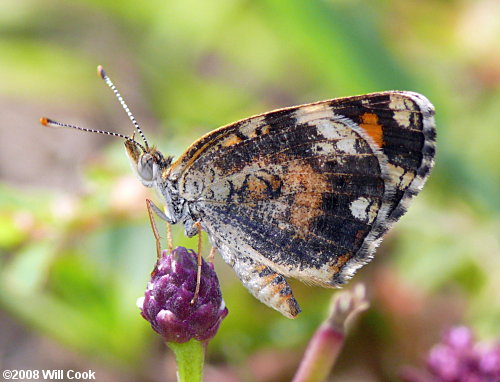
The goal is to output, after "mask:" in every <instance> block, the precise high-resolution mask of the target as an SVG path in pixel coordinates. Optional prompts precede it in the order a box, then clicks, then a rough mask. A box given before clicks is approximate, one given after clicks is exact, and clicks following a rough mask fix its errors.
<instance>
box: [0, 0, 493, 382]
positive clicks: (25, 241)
mask: <svg viewBox="0 0 500 382" xmlns="http://www.w3.org/2000/svg"><path fill="white" fill-rule="evenodd" d="M498 14H500V3H498V2H497V1H495V0H469V1H466V0H462V1H458V0H449V1H443V0H414V1H397V0H378V1H368V0H354V1H347V0H343V1H342V0H338V1H334V0H331V1H313V0H286V1H285V0H282V1H279V0H268V1H248V0H247V1H245V0H219V1H194V0H182V1H181V0H175V1H174V0H172V1H168V0H163V1H160V0H147V1H131V0H122V1H120V2H117V1H110V0H73V1H63V0H2V1H1V2H0V79H1V82H0V122H1V125H0V142H1V146H0V176H1V184H0V366H1V367H0V368H1V369H2V370H3V369H56V368H73V369H78V370H87V369H89V368H90V369H92V370H95V371H96V373H97V377H98V378H97V380H99V381H118V380H119V381H173V380H175V366H174V363H173V360H172V358H171V356H170V353H169V352H168V351H167V350H166V349H165V348H164V346H163V344H162V343H161V341H160V340H159V338H157V336H156V334H155V333H153V331H152V330H151V329H150V327H149V324H148V323H147V322H146V321H145V320H143V319H142V318H141V317H140V315H139V310H138V308H137V307H136V306H135V301H136V299H137V297H139V296H140V295H141V294H142V293H143V291H144V289H145V286H146V283H147V280H148V275H149V272H150V271H151V269H152V267H153V264H154V261H155V249H154V248H155V247H154V240H153V236H152V233H151V230H150V227H149V222H148V220H147V214H146V211H145V202H144V200H145V198H146V197H150V198H151V197H154V195H153V193H152V192H151V191H150V190H147V189H144V188H143V187H142V185H140V184H139V182H138V181H136V179H135V178H134V176H133V174H132V173H131V171H130V169H129V165H128V160H127V159H126V156H125V153H124V150H123V143H122V142H121V140H119V139H113V138H109V137H106V136H101V135H96V134H95V135H94V134H84V133H79V132H76V131H69V130H64V129H60V130H58V129H45V128H42V127H41V126H40V125H39V124H38V118H39V117H41V116H45V115H46V116H48V117H53V118H55V119H58V120H60V121H63V122H68V123H75V124H79V125H81V126H85V127H90V128H98V129H106V130H109V131H117V132H121V133H124V134H130V133H131V131H132V126H131V124H130V123H129V121H128V119H127V116H126V115H125V113H124V112H123V111H122V110H121V109H120V107H119V105H118V103H117V101H116V99H115V98H114V96H113V95H112V93H111V91H110V90H109V89H107V88H106V86H105V85H104V84H103V83H102V81H101V80H100V79H99V78H98V77H97V75H96V73H95V68H96V66H97V65H98V64H102V65H103V66H104V67H105V68H106V69H107V71H108V74H109V75H110V76H111V78H112V79H113V80H114V81H115V83H116V84H117V86H118V88H119V89H120V90H121V92H122V94H123V95H124V97H125V99H126V100H127V102H128V104H129V106H130V107H131V108H132V110H133V112H134V113H135V115H136V118H137V120H138V121H139V122H140V123H141V124H142V126H143V129H144V130H145V132H146V134H147V136H148V137H149V140H150V141H152V142H155V143H156V144H157V145H158V146H159V147H160V148H161V150H162V151H163V152H164V153H167V154H173V155H176V156H178V155H180V154H181V153H182V152H183V151H184V149H185V148H186V147H187V146H188V145H189V144H190V143H191V142H192V141H194V140H195V139H196V138H197V137H199V136H200V135H202V134H204V133H206V132H208V131H210V130H212V129H214V128H216V127H218V126H221V125H224V124H226V123H229V122H232V121H234V120H237V119H241V118H244V117H247V116H250V115H253V114H257V113H261V112H265V111H267V110H271V109H273V108H277V107H283V106H291V105H295V104H300V103H306V102H313V101H317V100H322V99H328V98H334V97H341V96H349V95H354V94H360V93H366V92H372V91H380V90H391V89H398V90H414V91H418V92H421V93H423V94H425V95H426V96H427V97H428V98H429V99H430V100H431V101H432V102H433V103H434V105H435V107H436V111H437V129H438V153H437V160H436V167H435V169H434V171H433V173H432V175H431V177H430V180H429V182H428V183H427V186H426V187H425V189H424V191H423V192H422V193H421V195H419V197H418V198H416V199H415V201H414V202H413V204H412V206H411V208H410V210H409V212H408V214H407V215H405V216H404V218H403V219H402V220H401V221H400V222H399V223H398V224H397V225H396V228H395V229H394V230H393V231H392V232H391V233H390V234H389V235H388V237H387V238H386V240H385V241H384V244H383V245H382V247H381V248H380V249H379V250H378V252H377V253H378V256H377V257H376V258H375V260H374V261H373V262H372V263H371V264H370V265H369V266H367V267H365V268H363V269H362V271H360V272H359V273H358V274H357V275H356V277H355V278H354V280H353V281H352V282H351V284H350V285H348V286H347V287H348V288H349V287H352V285H353V284H354V283H357V282H364V283H366V285H367V288H368V291H369V295H370V299H371V302H372V307H371V309H370V310H369V311H368V312H366V313H365V314H364V315H363V317H362V319H361V320H359V321H358V322H357V323H356V324H355V325H353V327H352V330H351V332H350V337H349V339H348V342H347V346H346V348H345V349H344V351H343V353H342V355H341V358H340V360H339V362H338V364H337V365H336V367H335V370H334V372H333V374H332V380H333V378H335V381H353V380H354V381H396V380H398V375H399V373H400V372H401V369H402V368H404V367H405V366H407V365H414V366H420V365H422V363H423V360H424V357H425V352H426V351H427V350H428V349H429V347H430V346H431V345H432V344H433V343H435V342H436V341H437V340H438V339H439V336H440V333H441V332H442V330H443V329H444V328H447V327H448V326H450V325H454V324H466V325H470V326H472V327H473V329H474V330H475V332H476V333H477V336H478V337H479V338H481V339H484V340H491V339H494V338H498V337H499V336H500V325H499V324H498V323H499V322H500V292H499V291H500V256H499V255H500V243H499V238H500V219H499V210H500V198H499V194H500V155H499V154H498V150H499V147H500V117H499V111H500V22H499V21H498ZM174 233H175V237H174V241H175V244H176V245H184V246H187V247H195V246H196V239H191V240H188V239H185V238H184V237H183V233H182V230H181V229H180V227H175V229H174ZM208 250H209V247H208V244H207V242H206V245H205V252H206V253H208ZM216 268H217V270H218V273H219V278H220V280H221V284H222V289H223V293H224V297H225V301H226V304H227V306H228V307H229V312H230V313H229V316H228V317H227V319H226V320H225V321H224V322H223V324H222V326H221V329H220V332H219V334H218V335H217V337H216V338H215V339H214V340H213V341H212V342H211V343H210V346H209V350H208V363H209V364H208V366H207V370H206V380H207V381H288V380H290V377H291V375H293V372H294V370H295V369H296V365H297V362H298V361H299V360H300V358H301V355H302V351H303V349H304V346H305V344H306V343H307V340H308V339H309V337H310V336H311V334H312V332H313V331H314V329H315V327H316V326H317V325H318V324H319V323H320V322H321V320H322V319H323V317H324V315H325V313H326V311H327V309H328V304H329V300H330V297H331V295H332V293H333V291H332V290H325V289H321V288H313V287H307V286H304V285H302V284H300V283H293V284H292V285H293V287H294V291H295V294H296V297H297V299H298V301H299V302H300V304H301V305H302V308H303V313H302V314H301V315H300V316H299V318H298V319H296V320H293V321H291V320H287V319H286V318H283V317H282V316H281V315H280V314H278V313H276V312H274V311H272V310H270V309H268V308H267V307H265V306H264V305H262V304H260V303H259V302H258V301H257V300H255V299H254V298H253V297H252V296H251V295H250V294H249V293H247V292H246V290H245V289H244V288H243V287H242V286H241V285H240V283H239V281H238V280H237V279H236V277H235V276H234V274H233V272H232V270H231V269H230V268H229V267H228V266H227V265H225V264H223V262H222V261H221V260H220V258H218V259H217V260H216Z"/></svg>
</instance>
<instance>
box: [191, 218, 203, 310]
mask: <svg viewBox="0 0 500 382" xmlns="http://www.w3.org/2000/svg"><path fill="white" fill-rule="evenodd" d="M194 225H195V226H196V229H197V230H198V271H197V272H196V289H195V291H194V296H193V298H192V299H191V305H192V304H194V302H195V301H196V298H197V297H198V294H199V293H200V281H201V223H200V222H196V223H194Z"/></svg>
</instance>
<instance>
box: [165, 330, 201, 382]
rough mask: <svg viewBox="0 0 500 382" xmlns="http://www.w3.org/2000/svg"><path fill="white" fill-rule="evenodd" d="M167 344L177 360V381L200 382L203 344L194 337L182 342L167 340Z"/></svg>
mask: <svg viewBox="0 0 500 382" xmlns="http://www.w3.org/2000/svg"><path fill="white" fill-rule="evenodd" d="M167 345H168V347H169V348H170V349H172V351H173V352H174V354H175V360H176V361H177V381H178V382H198V381H199V382H201V380H202V376H203V362H204V358H205V345H204V344H203V343H202V342H200V341H197V340H195V339H194V338H193V339H191V340H189V341H188V342H184V343H182V344H180V343H177V342H167Z"/></svg>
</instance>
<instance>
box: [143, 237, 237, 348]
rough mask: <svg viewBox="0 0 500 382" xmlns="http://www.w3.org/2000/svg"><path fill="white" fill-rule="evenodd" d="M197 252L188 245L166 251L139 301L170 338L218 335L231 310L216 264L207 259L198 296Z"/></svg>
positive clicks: (157, 327)
mask: <svg viewBox="0 0 500 382" xmlns="http://www.w3.org/2000/svg"><path fill="white" fill-rule="evenodd" d="M196 273H197V255H196V253H195V252H194V251H193V250H188V249H186V248H184V247H177V248H175V249H174V250H173V251H172V253H170V254H168V253H167V251H163V254H162V257H161V259H159V260H158V262H157V264H156V267H155V269H154V271H153V273H152V277H151V281H150V282H149V283H148V288H147V290H146V293H145V295H144V297H143V298H140V299H139V300H138V301H137V305H138V306H139V308H140V309H141V314H142V316H143V317H144V318H145V319H146V320H147V321H149V322H150V323H151V326H152V328H153V329H154V330H155V331H156V332H157V333H158V334H160V335H161V336H162V337H163V339H164V340H165V341H167V342H177V343H182V342H187V341H189V340H190V339H192V338H195V339H196V340H198V341H208V340H210V339H211V338H213V337H214V336H215V333H216V332H217V330H218V328H219V325H220V323H221V322H222V320H223V319H224V317H226V316H227V314H228V310H227V308H226V307H225V304H224V300H223V299H222V294H221V291H220V287H219V280H218V279H217V275H216V273H215V270H214V267H213V264H211V263H210V264H209V263H207V262H205V260H203V262H202V268H201V281H200V290H199V294H198V297H197V298H196V299H195V301H194V303H193V304H191V300H192V299H193V297H194V293H195V288H196Z"/></svg>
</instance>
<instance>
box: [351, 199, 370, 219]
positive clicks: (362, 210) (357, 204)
mask: <svg viewBox="0 0 500 382" xmlns="http://www.w3.org/2000/svg"><path fill="white" fill-rule="evenodd" d="M369 205H370V200H368V199H367V198H365V197H364V196H362V197H360V198H358V199H356V200H355V201H353V202H352V203H351V207H350V209H351V213H352V216H354V217H355V218H356V219H358V220H363V221H365V220H366V219H367V218H368V211H367V208H368V206H369Z"/></svg>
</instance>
